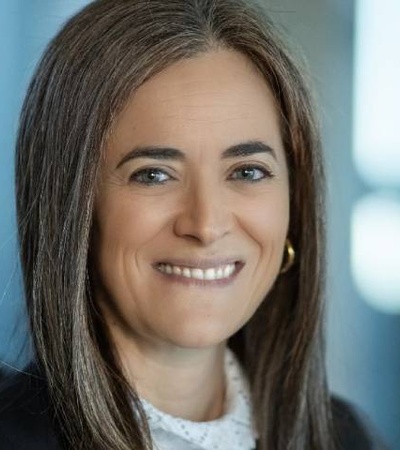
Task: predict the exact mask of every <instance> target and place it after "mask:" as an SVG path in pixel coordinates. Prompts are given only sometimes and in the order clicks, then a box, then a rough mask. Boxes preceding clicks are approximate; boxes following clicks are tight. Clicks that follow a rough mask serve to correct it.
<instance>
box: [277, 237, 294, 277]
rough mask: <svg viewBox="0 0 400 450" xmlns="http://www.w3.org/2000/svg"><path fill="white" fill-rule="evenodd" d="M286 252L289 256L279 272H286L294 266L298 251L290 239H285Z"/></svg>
mask: <svg viewBox="0 0 400 450" xmlns="http://www.w3.org/2000/svg"><path fill="white" fill-rule="evenodd" d="M285 253H286V254H287V256H286V258H285V262H284V263H283V266H282V267H281V270H280V272H279V273H286V272H287V271H288V270H289V269H290V268H291V267H292V266H293V263H294V260H295V258H296V252H295V251H294V248H293V246H292V243H291V242H290V240H289V239H286V241H285Z"/></svg>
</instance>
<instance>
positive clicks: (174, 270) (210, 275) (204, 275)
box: [158, 264, 235, 281]
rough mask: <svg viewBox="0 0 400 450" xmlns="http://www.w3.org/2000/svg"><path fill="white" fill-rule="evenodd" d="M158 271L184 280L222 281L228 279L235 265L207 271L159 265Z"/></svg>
mask: <svg viewBox="0 0 400 450" xmlns="http://www.w3.org/2000/svg"><path fill="white" fill-rule="evenodd" d="M158 270H159V271H160V272H163V273H166V274H168V275H172V274H173V275H179V276H183V277H185V278H194V279H195V280H207V281H211V280H222V279H223V278H229V277H230V276H231V275H232V274H233V272H234V271H235V264H225V265H223V266H219V267H210V268H208V269H205V270H203V269H199V268H195V269H192V268H189V267H179V266H172V265H171V264H159V266H158Z"/></svg>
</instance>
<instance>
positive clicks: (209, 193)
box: [174, 180, 233, 246]
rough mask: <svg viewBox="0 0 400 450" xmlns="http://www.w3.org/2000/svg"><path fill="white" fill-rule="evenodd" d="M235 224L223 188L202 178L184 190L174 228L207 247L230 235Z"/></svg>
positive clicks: (182, 235)
mask: <svg viewBox="0 0 400 450" xmlns="http://www.w3.org/2000/svg"><path fill="white" fill-rule="evenodd" d="M232 223H233V215H232V211H231V205H230V204H229V202H228V199H227V198H224V193H223V189H221V187H220V186H219V187H218V186H212V183H210V182H207V181H206V180H203V181H201V182H199V183H198V184H196V185H193V186H191V187H190V188H188V190H187V191H186V192H185V195H184V196H183V199H182V206H181V208H180V210H179V213H178V215H177V217H176V220H175V224H174V231H175V233H176V235H178V236H180V237H185V238H189V239H192V240H195V241H197V242H199V243H201V244H202V245H204V246H206V245H210V244H212V243H213V242H215V241H217V240H218V239H221V238H222V237H223V236H225V235H227V234H229V233H230V231H231V228H232Z"/></svg>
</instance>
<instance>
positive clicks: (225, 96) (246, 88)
mask: <svg viewBox="0 0 400 450" xmlns="http://www.w3.org/2000/svg"><path fill="white" fill-rule="evenodd" d="M250 138H251V139H257V140H264V141H265V140H267V141H268V143H269V144H270V145H272V146H274V147H278V151H279V147H281V138H280V130H279V115H278V112H277V108H276V105H275V101H274V98H273V95H272V92H271V90H270V88H269V86H268V85H267V83H266V81H265V79H264V78H263V76H262V75H261V74H260V73H259V72H258V71H257V69H256V68H255V67H254V65H253V64H252V62H251V61H250V60H249V59H248V58H247V57H246V56H244V55H242V54H240V53H238V52H235V51H231V50H217V51H212V52H207V53H204V54H201V55H198V56H196V57H194V58H190V59H185V60H182V61H179V62H177V63H175V64H173V65H171V66H170V67H168V68H167V69H165V70H163V71H162V72H160V73H159V74H157V75H155V76H154V77H152V78H151V79H150V80H148V81H147V82H146V83H145V84H143V85H142V86H141V87H140V88H139V89H138V90H137V91H136V92H135V93H134V95H133V96H132V98H131V99H129V101H128V102H127V104H126V106H125V108H124V110H123V111H122V113H121V114H120V116H119V117H118V118H117V121H116V123H115V126H114V128H113V132H112V134H111V140H110V143H111V147H118V148H119V149H120V151H121V152H123V151H124V150H129V149H127V148H124V146H126V145H129V146H130V147H131V146H132V145H149V144H151V145H171V146H174V147H179V148H182V149H185V148H189V147H190V148H191V149H193V148H204V147H207V146H208V147H209V146H210V145H211V146H212V147H215V148H216V147H218V148H220V149H223V148H226V147H228V146H230V145H232V144H234V143H235V141H236V143H237V142H242V141H244V140H249V139H250ZM128 143H129V144H128Z"/></svg>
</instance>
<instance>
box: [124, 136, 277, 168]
mask: <svg viewBox="0 0 400 450" xmlns="http://www.w3.org/2000/svg"><path fill="white" fill-rule="evenodd" d="M256 153H267V154H270V155H272V156H273V157H274V159H276V153H275V151H274V149H273V148H272V147H270V146H269V145H267V144H265V143H264V142H262V141H247V142H242V143H240V144H235V145H232V146H231V147H228V148H227V149H226V150H224V152H223V153H222V158H223V159H226V158H239V157H244V156H251V155H254V154H256ZM137 158H151V159H169V160H178V161H182V160H184V159H185V154H184V152H182V151H181V150H178V149H177V148H172V147H157V146H156V147H154V146H149V147H136V148H134V149H133V150H131V151H130V152H128V153H126V154H125V155H124V156H123V157H122V159H121V160H120V161H119V163H118V164H117V167H116V169H119V168H120V167H121V166H122V165H123V164H125V163H126V162H127V161H130V160H132V159H137Z"/></svg>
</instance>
